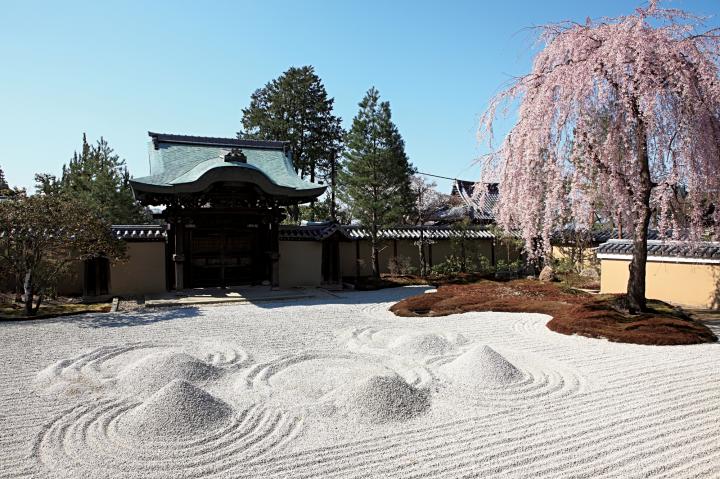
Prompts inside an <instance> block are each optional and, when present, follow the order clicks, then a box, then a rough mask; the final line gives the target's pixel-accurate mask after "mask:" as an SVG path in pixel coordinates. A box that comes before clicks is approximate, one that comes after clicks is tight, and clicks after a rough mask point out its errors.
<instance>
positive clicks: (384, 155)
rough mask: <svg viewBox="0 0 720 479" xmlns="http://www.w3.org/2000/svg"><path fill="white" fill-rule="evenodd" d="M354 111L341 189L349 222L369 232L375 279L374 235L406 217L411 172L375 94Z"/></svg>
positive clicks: (370, 92) (388, 116)
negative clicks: (352, 220)
mask: <svg viewBox="0 0 720 479" xmlns="http://www.w3.org/2000/svg"><path fill="white" fill-rule="evenodd" d="M359 106H360V111H359V112H358V114H357V115H356V116H355V118H354V119H353V124H352V128H351V129H350V131H349V132H348V135H347V137H346V147H347V149H346V151H345V161H344V163H343V168H342V171H341V174H340V184H341V185H342V187H343V190H342V192H343V196H344V198H343V199H344V201H345V202H346V203H347V204H348V205H349V207H350V210H351V213H352V215H353V217H354V218H357V219H359V220H360V222H361V223H362V224H363V225H364V226H366V227H367V228H369V229H370V245H371V260H372V272H373V276H374V277H376V278H377V277H379V276H380V267H379V263H378V249H379V246H380V241H379V238H378V230H379V229H380V228H382V227H386V226H389V225H391V224H392V223H395V222H397V221H401V220H402V218H403V217H406V216H407V215H408V214H410V213H411V211H412V208H413V201H414V198H413V194H412V190H411V187H410V178H411V177H412V175H413V173H414V171H413V168H412V166H411V165H410V162H409V160H408V157H407V155H406V154H405V142H404V141H403V139H402V136H400V132H399V131H398V129H397V127H396V126H395V124H394V123H393V122H392V117H391V113H390V103H388V102H386V101H385V102H380V93H379V92H378V91H377V90H376V89H375V88H374V87H373V88H371V89H370V90H368V92H367V94H366V95H365V98H363V100H362V101H361V102H360V104H359Z"/></svg>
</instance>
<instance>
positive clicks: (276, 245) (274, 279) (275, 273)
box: [268, 207, 280, 289]
mask: <svg viewBox="0 0 720 479" xmlns="http://www.w3.org/2000/svg"><path fill="white" fill-rule="evenodd" d="M268 239H269V240H270V241H269V242H270V248H269V253H270V285H271V287H272V288H273V289H276V288H279V287H280V212H279V210H278V208H277V207H274V208H273V212H272V217H271V219H270V235H269V238H268Z"/></svg>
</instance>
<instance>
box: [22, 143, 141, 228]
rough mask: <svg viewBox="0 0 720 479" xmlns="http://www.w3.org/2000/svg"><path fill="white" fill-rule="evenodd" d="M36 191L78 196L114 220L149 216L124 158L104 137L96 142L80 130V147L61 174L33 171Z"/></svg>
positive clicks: (136, 220) (129, 220)
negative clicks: (135, 192) (134, 191)
mask: <svg viewBox="0 0 720 479" xmlns="http://www.w3.org/2000/svg"><path fill="white" fill-rule="evenodd" d="M35 181H36V189H37V191H38V193H44V194H57V193H60V194H64V195H67V196H71V197H74V198H77V199H78V200H80V201H81V202H82V203H84V204H85V205H87V207H88V208H89V209H91V210H92V211H94V212H96V213H97V214H98V215H99V216H100V217H101V218H103V219H104V220H106V221H108V222H110V223H114V224H137V223H144V222H147V221H148V220H149V218H148V216H147V215H146V214H145V213H144V211H143V209H142V207H141V206H140V205H139V204H138V203H137V202H136V201H135V199H134V198H133V194H132V190H131V189H130V173H129V172H128V169H127V167H126V166H125V160H121V159H120V157H119V156H118V155H117V154H115V153H114V151H113V149H112V148H110V146H109V145H108V143H107V141H106V140H105V139H104V138H102V137H101V138H100V140H98V142H97V143H96V144H95V145H90V144H89V143H88V142H87V138H86V136H85V134H83V140H82V149H81V150H80V153H78V152H75V153H74V154H73V157H72V159H71V160H70V162H69V163H68V164H67V165H63V170H62V176H61V178H60V179H59V180H57V179H56V178H55V177H54V176H53V175H50V174H38V175H35Z"/></svg>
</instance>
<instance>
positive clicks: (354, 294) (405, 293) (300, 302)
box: [248, 286, 435, 309]
mask: <svg viewBox="0 0 720 479" xmlns="http://www.w3.org/2000/svg"><path fill="white" fill-rule="evenodd" d="M431 289H435V288H433V287H431V286H403V287H397V288H385V289H379V290H376V291H352V290H344V291H324V293H323V295H322V296H316V297H312V298H303V299H291V300H282V301H252V300H250V301H248V302H249V303H252V304H254V305H255V306H257V307H258V308H263V309H276V308H285V307H297V306H318V305H325V304H350V305H363V304H374V303H396V302H398V301H400V300H402V299H405V298H407V297H410V296H415V295H418V294H421V293H424V292H425V291H428V290H431Z"/></svg>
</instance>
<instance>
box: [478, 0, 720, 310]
mask: <svg viewBox="0 0 720 479" xmlns="http://www.w3.org/2000/svg"><path fill="white" fill-rule="evenodd" d="M540 38H541V40H542V42H543V49H542V51H541V52H540V53H539V54H538V55H537V57H536V58H535V61H534V63H533V69H532V72H531V73H530V74H528V75H525V76H523V77H520V78H518V79H516V80H515V81H514V82H513V83H512V85H511V86H510V87H509V88H508V89H507V90H505V91H503V92H501V93H500V94H499V95H498V96H496V97H495V98H494V99H493V100H492V101H491V103H490V106H489V108H488V110H487V112H486V113H485V114H484V116H483V118H482V121H481V128H480V138H481V140H482V139H487V138H490V139H491V138H492V127H493V123H494V122H495V119H496V117H497V113H498V112H499V109H501V108H503V106H505V107H508V106H510V105H511V104H513V103H514V102H518V104H519V109H518V117H517V123H516V124H515V126H514V127H513V128H512V130H511V131H510V133H509V134H508V136H507V137H506V139H505V141H504V143H503V144H502V147H501V148H500V149H499V151H498V153H499V154H498V155H497V156H494V158H495V159H496V160H497V161H489V162H488V165H486V166H494V167H495V168H490V169H489V170H488V169H486V172H487V171H495V173H496V174H498V175H499V176H500V179H501V191H500V200H499V208H498V209H499V212H498V213H499V217H498V220H499V223H500V224H501V225H502V226H503V227H504V228H505V229H506V230H508V231H509V230H512V229H519V230H521V231H522V234H523V237H524V240H525V245H526V246H525V247H526V249H527V250H528V253H529V254H530V256H531V257H537V256H538V255H540V254H547V253H548V252H549V251H550V247H549V245H550V236H551V232H552V231H553V230H554V229H555V228H558V227H562V226H566V225H561V224H559V223H560V221H561V220H560V218H564V217H567V216H569V217H571V218H572V220H573V221H574V224H573V226H574V227H575V228H577V229H581V230H582V229H589V227H590V226H591V225H590V224H589V222H590V219H591V218H593V214H592V213H593V211H592V209H593V208H603V211H602V212H601V213H602V215H603V216H604V217H606V218H619V219H620V221H621V223H622V224H623V226H624V228H625V230H626V231H629V232H631V234H632V237H633V246H634V252H633V257H632V260H631V262H630V277H629V281H628V286H627V305H628V309H629V310H630V311H631V312H637V311H642V310H644V309H645V307H646V301H645V266H646V261H647V236H648V229H649V227H650V223H651V219H652V220H653V221H654V222H655V226H657V227H658V229H659V230H660V231H661V234H666V233H667V232H669V231H671V230H672V232H673V233H676V234H677V233H678V232H679V230H680V229H681V228H682V229H687V230H688V231H689V233H690V234H691V236H692V237H693V238H696V239H698V238H701V237H702V236H703V234H705V233H706V230H705V228H706V226H707V224H708V222H707V217H708V213H709V212H712V216H713V221H714V228H715V231H714V233H715V234H717V233H718V229H719V227H720V209H719V208H713V207H712V206H711V205H718V204H720V203H719V202H718V200H720V79H719V78H718V73H719V71H718V61H719V60H720V31H718V30H711V31H701V24H700V21H699V20H698V19H697V18H696V17H694V16H692V15H690V14H688V13H686V12H683V11H680V10H668V9H661V8H659V7H658V6H657V1H656V0H651V1H650V5H649V6H648V7H647V8H640V9H638V10H636V12H635V13H633V14H632V15H628V16H623V17H619V18H609V19H602V20H599V21H591V20H590V19H588V20H587V22H586V23H585V24H577V23H572V22H565V23H561V24H554V25H548V26H545V27H542V28H541V37H540ZM491 143H492V141H491ZM596 213H597V212H596ZM538 238H542V241H538Z"/></svg>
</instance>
